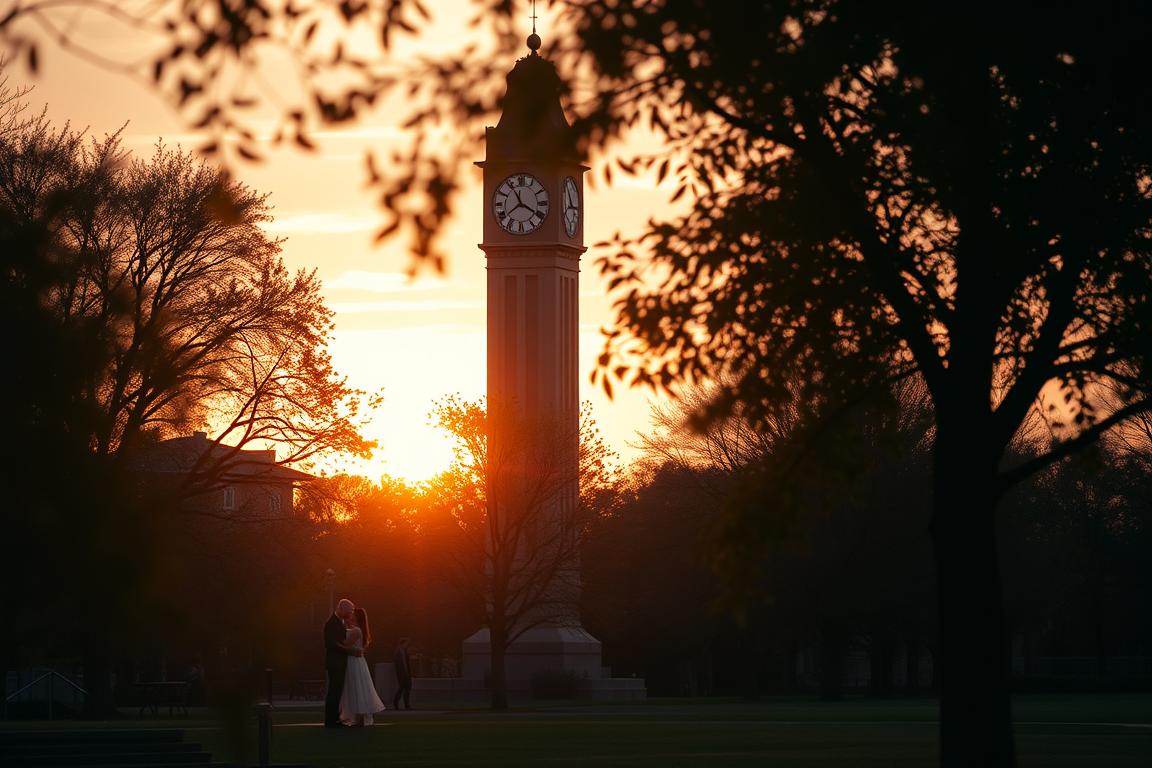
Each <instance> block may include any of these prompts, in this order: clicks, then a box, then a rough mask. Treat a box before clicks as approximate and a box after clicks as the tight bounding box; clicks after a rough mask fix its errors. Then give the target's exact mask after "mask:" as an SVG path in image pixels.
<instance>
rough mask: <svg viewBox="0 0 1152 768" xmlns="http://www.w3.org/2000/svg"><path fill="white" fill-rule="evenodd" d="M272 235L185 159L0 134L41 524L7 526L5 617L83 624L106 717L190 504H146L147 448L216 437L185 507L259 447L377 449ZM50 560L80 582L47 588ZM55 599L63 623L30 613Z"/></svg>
mask: <svg viewBox="0 0 1152 768" xmlns="http://www.w3.org/2000/svg"><path fill="white" fill-rule="evenodd" d="M267 220H268V213H267V205H266V200H265V198H264V197H263V196H261V195H258V194H256V193H254V192H252V191H251V190H249V189H247V188H245V187H243V186H242V185H240V184H237V183H235V182H231V181H229V180H228V179H227V178H226V176H225V175H224V174H223V173H222V172H221V171H219V170H217V169H214V168H212V167H210V166H208V165H205V164H203V163H201V162H199V161H196V160H194V159H193V158H192V157H190V156H189V155H186V154H182V153H180V152H178V151H172V150H168V149H165V148H164V147H157V149H156V153H155V155H154V156H153V158H152V159H151V160H148V161H142V160H135V159H132V158H130V157H128V156H127V155H126V154H125V153H124V152H123V151H122V150H121V149H120V146H119V144H118V140H117V138H116V137H114V136H113V137H108V138H105V139H103V140H91V139H88V138H86V137H85V136H83V135H82V134H80V133H78V132H76V131H74V130H72V129H70V128H68V127H64V128H62V129H55V128H53V127H52V126H50V125H49V124H48V123H47V121H46V120H44V119H43V117H41V118H39V119H32V120H26V121H23V123H22V124H19V123H18V124H17V127H16V128H15V129H13V130H9V131H7V132H6V133H5V134H4V135H3V136H0V253H3V261H4V271H3V277H2V283H0V291H2V298H3V301H2V305H3V314H4V317H3V319H4V334H5V336H4V338H5V346H6V351H7V353H8V354H9V355H11V359H12V361H13V363H14V369H15V371H16V373H15V375H13V376H9V377H5V378H4V380H3V385H2V386H3V391H4V394H5V400H6V402H8V403H9V406H10V408H11V418H10V419H9V420H8V423H7V424H6V434H7V439H8V440H9V442H10V444H11V445H13V446H20V450H19V452H18V454H17V455H16V456H15V457H14V458H13V460H12V461H11V462H9V463H7V465H6V466H5V472H6V476H7V477H8V478H9V485H10V487H12V488H13V489H14V493H15V497H16V499H18V506H19V507H20V508H21V509H23V510H25V514H23V515H18V516H6V518H5V526H6V538H9V539H10V540H13V541H21V542H24V546H23V547H22V549H21V555H20V556H19V557H13V558H10V559H9V560H6V563H5V565H6V573H5V585H6V587H7V586H8V585H11V586H12V589H11V591H9V590H8V589H7V588H6V590H5V598H6V600H5V602H6V603H7V602H9V599H11V601H12V602H13V603H14V604H15V610H14V612H13V616H15V617H17V620H16V621H15V624H16V625H20V620H19V617H26V616H28V615H30V612H33V611H35V612H36V613H35V614H31V615H40V612H46V613H47V614H49V615H51V616H54V617H56V618H58V619H59V620H61V621H65V622H69V625H68V627H67V628H61V629H62V631H64V630H65V629H67V631H73V632H74V635H75V636H77V637H78V640H79V642H78V645H79V646H81V647H83V648H84V649H85V651H86V653H88V655H89V657H90V658H89V662H90V663H89V664H88V665H87V666H88V667H89V669H90V672H91V674H90V676H89V677H88V683H87V685H88V687H89V690H90V692H92V693H93V695H92V696H91V697H90V698H89V702H90V704H91V705H92V706H93V707H94V708H96V709H99V708H101V707H104V706H106V705H107V704H108V700H107V690H106V687H105V686H104V680H106V675H104V674H97V673H96V672H97V670H98V668H103V667H106V666H107V662H108V653H109V648H110V646H111V644H112V641H113V639H114V637H113V635H114V634H115V632H113V631H111V630H110V628H116V627H121V628H122V629H124V630H130V628H131V627H132V626H134V622H135V621H136V618H134V617H136V616H139V612H138V610H137V611H133V610H132V605H131V604H132V601H133V600H137V599H140V598H141V595H142V592H144V591H146V590H145V587H146V582H147V579H144V578H142V576H143V575H145V574H147V573H148V572H149V568H151V567H152V566H153V565H155V563H150V559H151V558H153V556H154V555H155V554H156V550H155V548H154V547H152V546H151V544H152V542H153V541H154V540H155V537H156V536H158V535H160V533H159V529H160V527H161V526H162V524H163V518H164V516H163V515H160V514H156V512H157V510H158V509H171V508H173V507H174V506H177V505H175V504H168V503H159V502H157V500H156V499H154V498H153V499H152V501H153V502H156V503H154V504H153V505H151V506H147V507H146V506H142V505H141V504H140V503H139V501H140V498H139V496H138V493H137V491H136V490H135V489H136V488H137V485H138V484H137V482H136V480H135V479H134V476H133V475H132V468H133V466H134V464H133V459H132V457H133V455H134V452H135V451H136V450H138V449H142V448H143V447H145V446H146V445H147V444H149V443H151V442H152V441H154V440H156V439H157V438H164V437H170V436H173V435H176V434H180V433H182V432H185V431H187V430H188V429H190V428H193V427H205V428H208V429H211V430H212V431H213V432H214V433H215V434H216V435H217V440H216V442H217V443H218V445H219V446H220V447H221V450H218V451H215V452H211V453H209V454H205V456H203V457H201V458H202V459H203V460H202V461H201V462H200V463H199V464H198V466H197V467H196V468H195V471H194V472H191V473H189V474H188V475H186V476H185V478H184V479H185V482H184V483H183V485H182V486H181V487H180V488H179V489H178V491H179V494H178V495H179V496H181V497H185V498H187V497H190V496H194V495H195V494H197V493H201V492H203V491H204V490H206V489H209V488H213V487H217V486H218V485H219V483H220V482H221V477H222V475H223V474H224V473H226V472H228V471H229V470H230V469H231V468H233V467H234V466H235V465H236V463H237V462H241V461H244V456H243V454H242V453H241V450H242V449H243V448H245V447H252V444H253V443H257V444H260V443H269V442H270V443H274V444H277V445H279V446H281V447H282V449H287V450H286V451H285V455H282V456H281V461H282V462H298V461H302V460H306V459H308V458H311V457H315V456H316V455H318V454H320V453H322V452H339V451H346V452H351V453H361V454H363V453H366V452H367V451H368V450H369V448H370V446H371V443H369V442H368V441H365V440H364V439H363V438H361V437H360V436H359V434H358V432H357V427H358V419H359V415H358V414H359V409H360V408H361V407H362V406H363V405H364V404H365V403H366V401H368V398H366V397H364V395H363V394H362V393H360V392H358V391H357V390H354V389H352V388H351V387H349V386H348V385H347V383H346V382H345V381H344V380H343V379H342V378H341V377H339V376H338V375H337V374H336V372H335V371H334V370H333V369H332V366H331V361H330V359H329V357H328V355H327V353H326V351H325V345H326V343H327V338H328V333H329V331H330V327H331V313H330V311H329V310H328V309H327V308H326V307H324V305H323V303H322V301H321V298H320V293H319V283H318V281H317V280H316V278H315V276H314V275H313V274H309V273H299V274H296V275H291V274H289V273H288V272H287V271H286V270H285V269H284V267H283V265H282V263H281V261H280V258H279V245H278V243H277V242H275V241H273V240H270V239H268V237H267V236H266V235H265V234H264V233H263V231H262V229H261V224H262V223H264V222H265V221H267ZM168 501H173V500H172V499H168ZM47 551H53V552H55V553H56V554H57V556H58V557H59V558H60V561H61V562H67V563H69V564H70V567H69V568H66V569H57V571H56V572H54V573H53V574H49V575H44V574H42V573H41V572H42V570H43V569H42V568H41V567H38V566H39V565H42V563H41V561H40V560H39V559H38V558H39V557H40V556H41V555H42V554H43V553H44V552H47ZM78 571H79V572H83V573H85V574H86V577H85V578H84V579H79V580H77V579H73V578H71V577H70V574H73V573H75V572H78ZM29 579H36V580H39V585H38V586H34V585H35V584H36V581H31V582H30V581H29ZM40 592H44V593H45V594H46V595H47V596H46V598H45V599H46V600H47V601H48V602H49V604H50V605H52V606H59V609H58V610H46V609H45V607H44V606H37V605H34V604H33V603H32V602H30V601H28V600H27V596H28V595H31V594H37V593H40ZM21 595H22V596H23V597H21ZM29 626H32V625H29ZM81 629H82V630H83V632H79V630H81Z"/></svg>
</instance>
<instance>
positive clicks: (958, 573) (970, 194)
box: [581, 3, 1152, 765]
mask: <svg viewBox="0 0 1152 768" xmlns="http://www.w3.org/2000/svg"><path fill="white" fill-rule="evenodd" d="M583 7H584V9H585V11H586V14H585V17H584V18H583V19H582V20H581V31H582V34H583V35H584V37H585V39H586V41H587V43H588V45H589V47H590V48H591V49H592V50H595V51H598V52H600V55H599V57H598V60H599V63H600V65H601V67H602V69H601V71H602V72H603V73H604V74H605V76H606V78H607V80H608V83H607V84H606V85H607V86H608V87H606V88H605V89H604V90H605V92H606V93H611V94H613V96H612V97H611V98H612V99H614V102H613V110H614V114H615V115H616V116H618V117H619V118H620V120H621V121H623V122H624V123H629V122H631V121H643V122H646V123H651V124H652V125H653V126H654V127H655V128H656V129H657V130H658V131H659V132H660V133H661V134H662V135H664V136H665V137H666V138H667V140H668V155H669V156H670V157H671V158H673V159H674V160H675V159H679V161H680V164H679V165H678V166H677V167H675V168H674V169H673V172H674V173H675V174H676V175H677V176H678V178H679V185H680V188H681V189H682V190H683V191H686V192H690V193H691V198H690V200H691V208H690V210H689V212H688V213H687V214H686V215H684V216H683V217H680V218H674V219H671V220H668V221H663V222H654V223H653V224H652V225H651V227H650V229H649V232H648V233H647V234H646V235H645V236H644V238H643V242H642V245H641V244H640V243H622V244H621V246H620V247H619V248H617V252H616V254H615V255H613V256H610V257H609V258H607V259H606V261H605V263H604V267H605V271H606V272H607V274H608V275H609V276H610V278H611V279H612V280H613V281H614V283H616V284H618V285H619V286H620V291H621V294H620V295H621V297H622V298H621V300H620V303H619V304H618V307H619V309H620V321H621V322H620V327H619V329H618V333H617V337H616V339H614V340H612V341H611V342H610V344H609V346H610V351H612V352H615V353H617V354H622V355H624V356H625V357H626V358H627V357H628V356H629V355H635V356H634V357H632V358H631V359H632V360H633V362H632V364H631V366H630V368H631V371H630V373H629V374H628V376H629V378H630V379H631V380H636V381H640V382H655V383H656V384H657V385H662V384H666V383H669V382H673V381H676V380H679V379H682V378H693V377H698V376H708V375H712V376H716V375H719V374H723V373H728V372H731V373H732V374H733V375H735V376H736V377H737V383H736V384H735V385H734V386H733V387H731V389H730V391H729V392H728V393H726V397H725V398H721V399H720V401H718V403H717V407H718V408H719V409H720V410H723V408H724V406H725V404H726V403H727V402H739V403H741V404H742V405H743V407H746V408H753V409H756V408H759V409H760V410H761V411H762V412H763V413H764V414H765V415H770V414H771V413H773V411H774V408H775V407H776V406H777V404H779V403H781V402H785V401H786V399H785V398H782V397H781V396H780V391H781V387H782V386H783V385H784V383H785V381H786V380H793V381H796V380H798V381H802V382H804V384H805V386H804V388H803V390H802V395H803V397H805V399H808V400H822V399H827V400H832V401H836V400H842V399H846V398H847V397H848V396H850V394H851V393H852V392H853V391H854V390H859V389H862V388H869V387H874V386H877V384H878V382H880V381H882V380H883V379H884V378H885V377H889V376H892V375H894V374H896V375H900V374H904V373H907V372H910V371H912V370H915V371H918V372H919V374H920V375H922V376H923V378H924V381H925V382H926V384H927V387H928V390H929V392H930V393H931V397H932V402H933V406H934V412H935V420H936V429H935V441H934V446H933V467H934V492H933V496H934V504H935V510H934V514H933V524H932V535H933V541H934V543H935V551H936V558H937V565H938V590H939V597H940V606H941V633H940V636H941V649H940V663H941V686H942V687H941V749H942V755H943V762H944V764H945V765H970V764H974V763H980V764H983V765H1010V764H1012V763H1013V762H1014V757H1013V746H1012V735H1011V720H1010V714H1009V701H1008V689H1007V673H1006V665H1005V658H1004V656H1005V654H1004V651H1003V648H1004V645H1003V636H1004V625H1003V618H1002V608H1001V593H1000V579H999V574H998V571H997V565H996V563H997V554H996V539H995V535H994V530H995V529H994V511H995V508H996V505H997V501H998V499H999V498H1000V496H1001V495H1002V494H1003V492H1004V490H1005V489H1006V488H1008V487H1010V486H1011V485H1012V484H1013V483H1014V482H1017V481H1018V480H1020V479H1021V478H1024V477H1027V476H1028V475H1029V474H1030V473H1032V472H1034V471H1036V470H1037V469H1039V468H1042V467H1044V466H1046V465H1047V464H1048V463H1050V462H1052V461H1055V460H1056V459H1058V458H1059V457H1060V456H1063V455H1066V454H1068V453H1069V452H1071V451H1074V450H1076V449H1078V448H1080V447H1082V446H1083V445H1085V444H1088V443H1090V442H1092V441H1094V440H1096V439H1098V437H1099V436H1100V435H1101V434H1102V433H1103V432H1105V431H1106V430H1107V429H1109V428H1110V427H1112V426H1114V425H1116V424H1118V423H1120V422H1122V421H1123V420H1124V419H1126V418H1128V417H1130V416H1132V415H1133V414H1135V413H1138V412H1140V411H1143V410H1146V409H1147V408H1148V407H1149V399H1148V398H1149V389H1148V377H1147V363H1148V359H1147V355H1148V350H1149V347H1148V345H1147V344H1146V343H1144V342H1143V341H1141V338H1142V337H1144V336H1146V334H1147V333H1148V329H1149V325H1148V323H1149V321H1150V319H1152V318H1150V317H1149V302H1148V288H1149V282H1150V280H1149V278H1150V272H1152V261H1150V254H1149V250H1148V242H1147V231H1148V230H1147V227H1148V223H1149V216H1150V214H1152V196H1150V181H1149V176H1148V169H1149V166H1150V162H1152V157H1150V154H1149V149H1148V147H1149V143H1148V141H1147V131H1148V128H1149V126H1148V118H1147V113H1146V111H1145V110H1144V109H1143V106H1142V104H1143V103H1144V102H1145V100H1146V98H1147V96H1148V91H1149V87H1150V86H1149V83H1148V81H1147V78H1145V77H1144V76H1143V74H1142V69H1141V65H1140V63H1139V61H1138V60H1137V58H1136V55H1135V51H1136V50H1138V48H1139V43H1138V40H1137V38H1136V35H1137V33H1136V32H1134V29H1135V28H1139V27H1141V26H1142V24H1140V23H1134V20H1133V18H1131V14H1130V13H1123V12H1113V13H1108V14H1105V17H1106V18H1107V21H1106V22H1104V24H1103V25H1102V26H1101V27H1098V28H1095V29H1093V30H1091V31H1086V30H1084V29H1083V27H1082V23H1081V19H1080V16H1079V14H1078V13H1077V12H1075V10H1074V9H1070V10H1068V11H1061V12H1056V13H1051V14H1044V16H1043V17H1040V16H1038V15H1035V14H1033V13H1031V12H1030V11H1025V10H1023V9H1016V10H1005V11H1003V12H999V13H997V14H996V16H995V22H994V23H989V22H990V18H989V17H988V16H987V15H986V14H984V13H983V12H982V11H981V10H975V9H967V8H966V9H963V10H961V9H958V8H952V9H940V8H936V7H931V8H929V7H926V6H917V5H915V4H904V3H896V4H887V5H885V7H884V8H883V9H879V8H875V7H868V8H865V7H863V6H856V5H849V4H841V3H829V4H827V5H824V6H820V7H812V6H810V5H808V4H802V3H775V4H763V5H761V6H759V7H757V8H756V9H754V10H750V9H748V8H743V7H741V8H739V9H737V8H732V9H730V10H724V11H718V10H716V9H709V12H708V13H704V12H703V8H704V6H703V4H696V3H666V4H662V5H658V6H657V7H656V8H655V9H652V10H641V9H638V8H635V7H633V6H632V4H623V5H622V6H618V7H616V8H612V9H608V8H596V7H593V6H592V5H591V4H588V5H586V6H583ZM606 98H609V97H606ZM613 125H616V123H614V124H613ZM667 160H668V158H664V159H662V160H659V161H658V162H659V163H660V165H659V170H658V172H659V174H660V175H661V176H662V175H663V174H664V172H665V169H666V168H667V167H668V166H667ZM679 194H681V191H679V190H678V191H677V193H676V195H677V196H678V195H679ZM641 265H645V267H646V268H645V269H641V268H640V266H641ZM653 273H655V274H663V275H666V277H665V278H664V279H663V280H661V281H660V284H659V285H658V286H656V287H655V288H654V287H652V286H651V285H649V284H646V283H645V282H644V278H643V277H641V275H642V274H644V275H651V274H653ZM649 279H650V278H649ZM786 377H787V378H786ZM1102 383H1107V384H1111V385H1113V386H1117V387H1120V388H1122V390H1123V397H1122V400H1121V402H1120V404H1119V405H1118V407H1117V408H1115V409H1114V410H1103V411H1102V410H1099V409H1096V408H1094V407H1093V404H1092V400H1090V399H1089V398H1088V394H1090V392H1091V390H1092V388H1093V387H1095V386H1098V385H1100V384H1102ZM1042 395H1045V396H1048V397H1050V398H1052V399H1054V400H1056V401H1057V402H1056V403H1055V404H1054V405H1053V407H1052V408H1051V409H1050V410H1046V412H1045V415H1046V416H1048V417H1049V418H1050V419H1051V421H1052V423H1053V424H1054V425H1057V424H1058V426H1057V431H1056V432H1055V435H1056V438H1057V439H1056V440H1054V441H1053V443H1054V444H1053V445H1052V446H1051V450H1047V451H1043V452H1042V453H1041V455H1038V456H1036V457H1034V458H1032V459H1030V460H1028V461H1025V462H1023V463H1021V464H1018V465H1016V466H1013V467H1011V468H1001V458H1002V455H1003V453H1004V451H1005V448H1006V447H1007V446H1008V445H1009V444H1010V442H1011V441H1012V439H1013V437H1014V435H1015V434H1016V433H1017V431H1018V430H1019V429H1020V427H1021V425H1022V423H1023V422H1024V420H1025V418H1026V417H1027V415H1028V413H1029V411H1030V409H1031V408H1032V407H1033V404H1034V403H1035V402H1036V400H1037V398H1039V397H1041V396H1042ZM973 734H980V736H979V738H974V737H973Z"/></svg>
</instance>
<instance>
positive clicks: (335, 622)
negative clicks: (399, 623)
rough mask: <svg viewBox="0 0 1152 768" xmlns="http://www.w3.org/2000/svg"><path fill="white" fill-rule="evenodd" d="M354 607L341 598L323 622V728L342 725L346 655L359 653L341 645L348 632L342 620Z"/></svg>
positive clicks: (346, 617) (346, 665)
mask: <svg viewBox="0 0 1152 768" xmlns="http://www.w3.org/2000/svg"><path fill="white" fill-rule="evenodd" d="M355 607H356V606H354V605H353V604H352V601H351V600H345V599H341V600H340V602H338V603H336V612H335V613H333V614H332V616H331V617H330V618H329V619H328V621H327V622H326V623H325V624H324V671H325V672H327V673H328V693H327V695H325V696H324V727H325V728H339V727H341V725H342V724H341V722H340V697H341V696H342V695H344V672H345V671H346V670H347V669H348V657H349V656H359V655H360V654H359V653H357V652H356V651H349V650H347V649H345V648H344V647H343V643H344V636H345V635H346V634H348V630H346V629H345V628H344V622H345V621H347V619H348V617H349V616H351V615H352V611H353V610H354V609H355Z"/></svg>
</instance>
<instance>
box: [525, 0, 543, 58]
mask: <svg viewBox="0 0 1152 768" xmlns="http://www.w3.org/2000/svg"><path fill="white" fill-rule="evenodd" d="M528 50H530V51H532V55H533V56H536V55H538V54H537V53H536V51H538V50H540V35H538V34H536V0H532V34H530V35H528Z"/></svg>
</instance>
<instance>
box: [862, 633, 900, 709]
mask: <svg viewBox="0 0 1152 768" xmlns="http://www.w3.org/2000/svg"><path fill="white" fill-rule="evenodd" d="M871 646H872V647H871V649H870V651H871V652H870V653H869V654H868V666H869V672H870V674H869V680H868V693H869V694H871V695H872V696H891V695H892V662H893V658H894V656H895V655H896V636H895V635H894V634H893V633H892V631H891V630H889V629H887V628H885V627H877V628H876V629H875V631H873V633H872V644H871Z"/></svg>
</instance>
